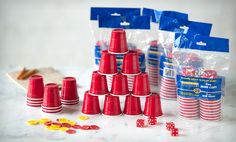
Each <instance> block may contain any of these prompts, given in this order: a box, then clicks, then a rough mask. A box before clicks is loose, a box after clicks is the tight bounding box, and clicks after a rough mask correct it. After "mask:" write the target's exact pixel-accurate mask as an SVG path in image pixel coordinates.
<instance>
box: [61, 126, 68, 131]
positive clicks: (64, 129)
mask: <svg viewBox="0 0 236 142" xmlns="http://www.w3.org/2000/svg"><path fill="white" fill-rule="evenodd" d="M60 130H61V131H67V130H69V128H67V127H61V128H60Z"/></svg>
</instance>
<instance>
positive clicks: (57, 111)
mask: <svg viewBox="0 0 236 142" xmlns="http://www.w3.org/2000/svg"><path fill="white" fill-rule="evenodd" d="M61 111H62V108H61V109H58V110H53V111H48V110H43V109H42V112H44V113H59V112H61Z"/></svg>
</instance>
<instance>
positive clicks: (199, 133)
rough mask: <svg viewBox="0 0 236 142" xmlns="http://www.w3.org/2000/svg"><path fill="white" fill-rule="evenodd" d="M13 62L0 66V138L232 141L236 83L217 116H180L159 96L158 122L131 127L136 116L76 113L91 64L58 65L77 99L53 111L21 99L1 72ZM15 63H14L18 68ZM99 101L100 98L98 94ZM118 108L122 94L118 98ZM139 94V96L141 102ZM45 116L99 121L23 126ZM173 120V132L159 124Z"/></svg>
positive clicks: (101, 141) (22, 94) (173, 103)
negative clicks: (61, 127)
mask: <svg viewBox="0 0 236 142" xmlns="http://www.w3.org/2000/svg"><path fill="white" fill-rule="evenodd" d="M16 69H17V67H5V68H1V69H0V84H1V85H0V141H1V142H2V141H4V142H10V141H19V142H32V141H33V142H41V141H47V142H48V141H67V142H72V141H77V142H78V141H83V142H107V141H112V142H121V141H131V142H139V141H156V142H158V141H159V142H160V141H165V142H167V141H174V142H178V141H180V142H190V141H191V142H192V141H202V142H211V141H214V142H218V141H224V142H230V141H236V134H235V131H236V104H235V103H236V102H235V101H236V85H235V84H236V83H234V82H229V84H228V85H227V87H226V88H227V91H226V96H225V98H224V104H223V120H221V121H217V122H208V121H202V120H186V119H183V118H181V117H179V116H178V115H177V103H176V101H166V100H162V109H163V113H164V115H163V116H162V117H160V118H158V125H156V126H152V127H148V128H137V127H136V119H137V118H144V117H143V116H139V117H127V116H119V117H104V116H102V115H100V116H96V117H91V118H90V119H89V120H87V121H81V120H79V119H78V116H79V115H80V112H81V111H80V110H81V105H82V101H83V93H84V91H85V90H87V89H88V88H89V84H90V78H91V72H92V71H91V70H89V69H80V68H79V67H67V68H59V70H60V71H61V72H62V73H63V74H65V75H67V76H75V77H76V78H77V82H78V84H79V88H78V90H79V96H80V103H79V105H77V106H74V107H64V110H63V111H62V112H61V113H59V114H45V113H43V112H41V110H40V108H29V107H27V106H26V105H25V95H26V92H24V91H23V90H22V89H21V88H20V87H18V86H16V85H15V84H14V83H13V82H12V81H11V80H9V79H8V78H7V76H6V72H9V71H13V70H16ZM18 69H19V68H18ZM100 101H101V104H102V102H103V98H101V99H100ZM121 102H122V105H121V106H122V108H123V104H124V103H123V102H124V98H121ZM143 103H144V100H142V104H143ZM44 117H48V118H50V119H53V120H55V119H56V118H60V117H66V118H68V119H71V120H74V121H75V120H76V121H77V122H78V123H79V124H96V125H99V126H100V127H101V129H100V130H97V131H83V130H78V131H77V133H76V134H74V135H69V134H66V133H65V132H61V131H49V130H46V129H45V128H43V126H42V125H39V126H27V125H26V123H25V122H26V121H27V120H29V119H40V118H44ZM167 121H173V122H174V123H175V124H176V126H177V127H178V128H179V134H180V135H179V136H178V137H172V136H171V135H170V132H169V131H167V130H166V129H165V123H166V122H167Z"/></svg>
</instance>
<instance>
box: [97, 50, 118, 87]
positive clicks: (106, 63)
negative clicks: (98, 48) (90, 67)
mask: <svg viewBox="0 0 236 142" xmlns="http://www.w3.org/2000/svg"><path fill="white" fill-rule="evenodd" d="M98 73H100V74H102V75H106V77H107V80H108V89H109V90H110V89H111V85H112V78H113V75H115V74H117V73H118V70H117V66H116V56H115V55H114V54H110V53H109V52H108V51H107V50H103V51H102V58H101V61H100V64H99V70H98Z"/></svg>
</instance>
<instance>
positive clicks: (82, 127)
mask: <svg viewBox="0 0 236 142" xmlns="http://www.w3.org/2000/svg"><path fill="white" fill-rule="evenodd" d="M80 129H82V130H89V129H90V126H89V125H83V126H81V128H80Z"/></svg>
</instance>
